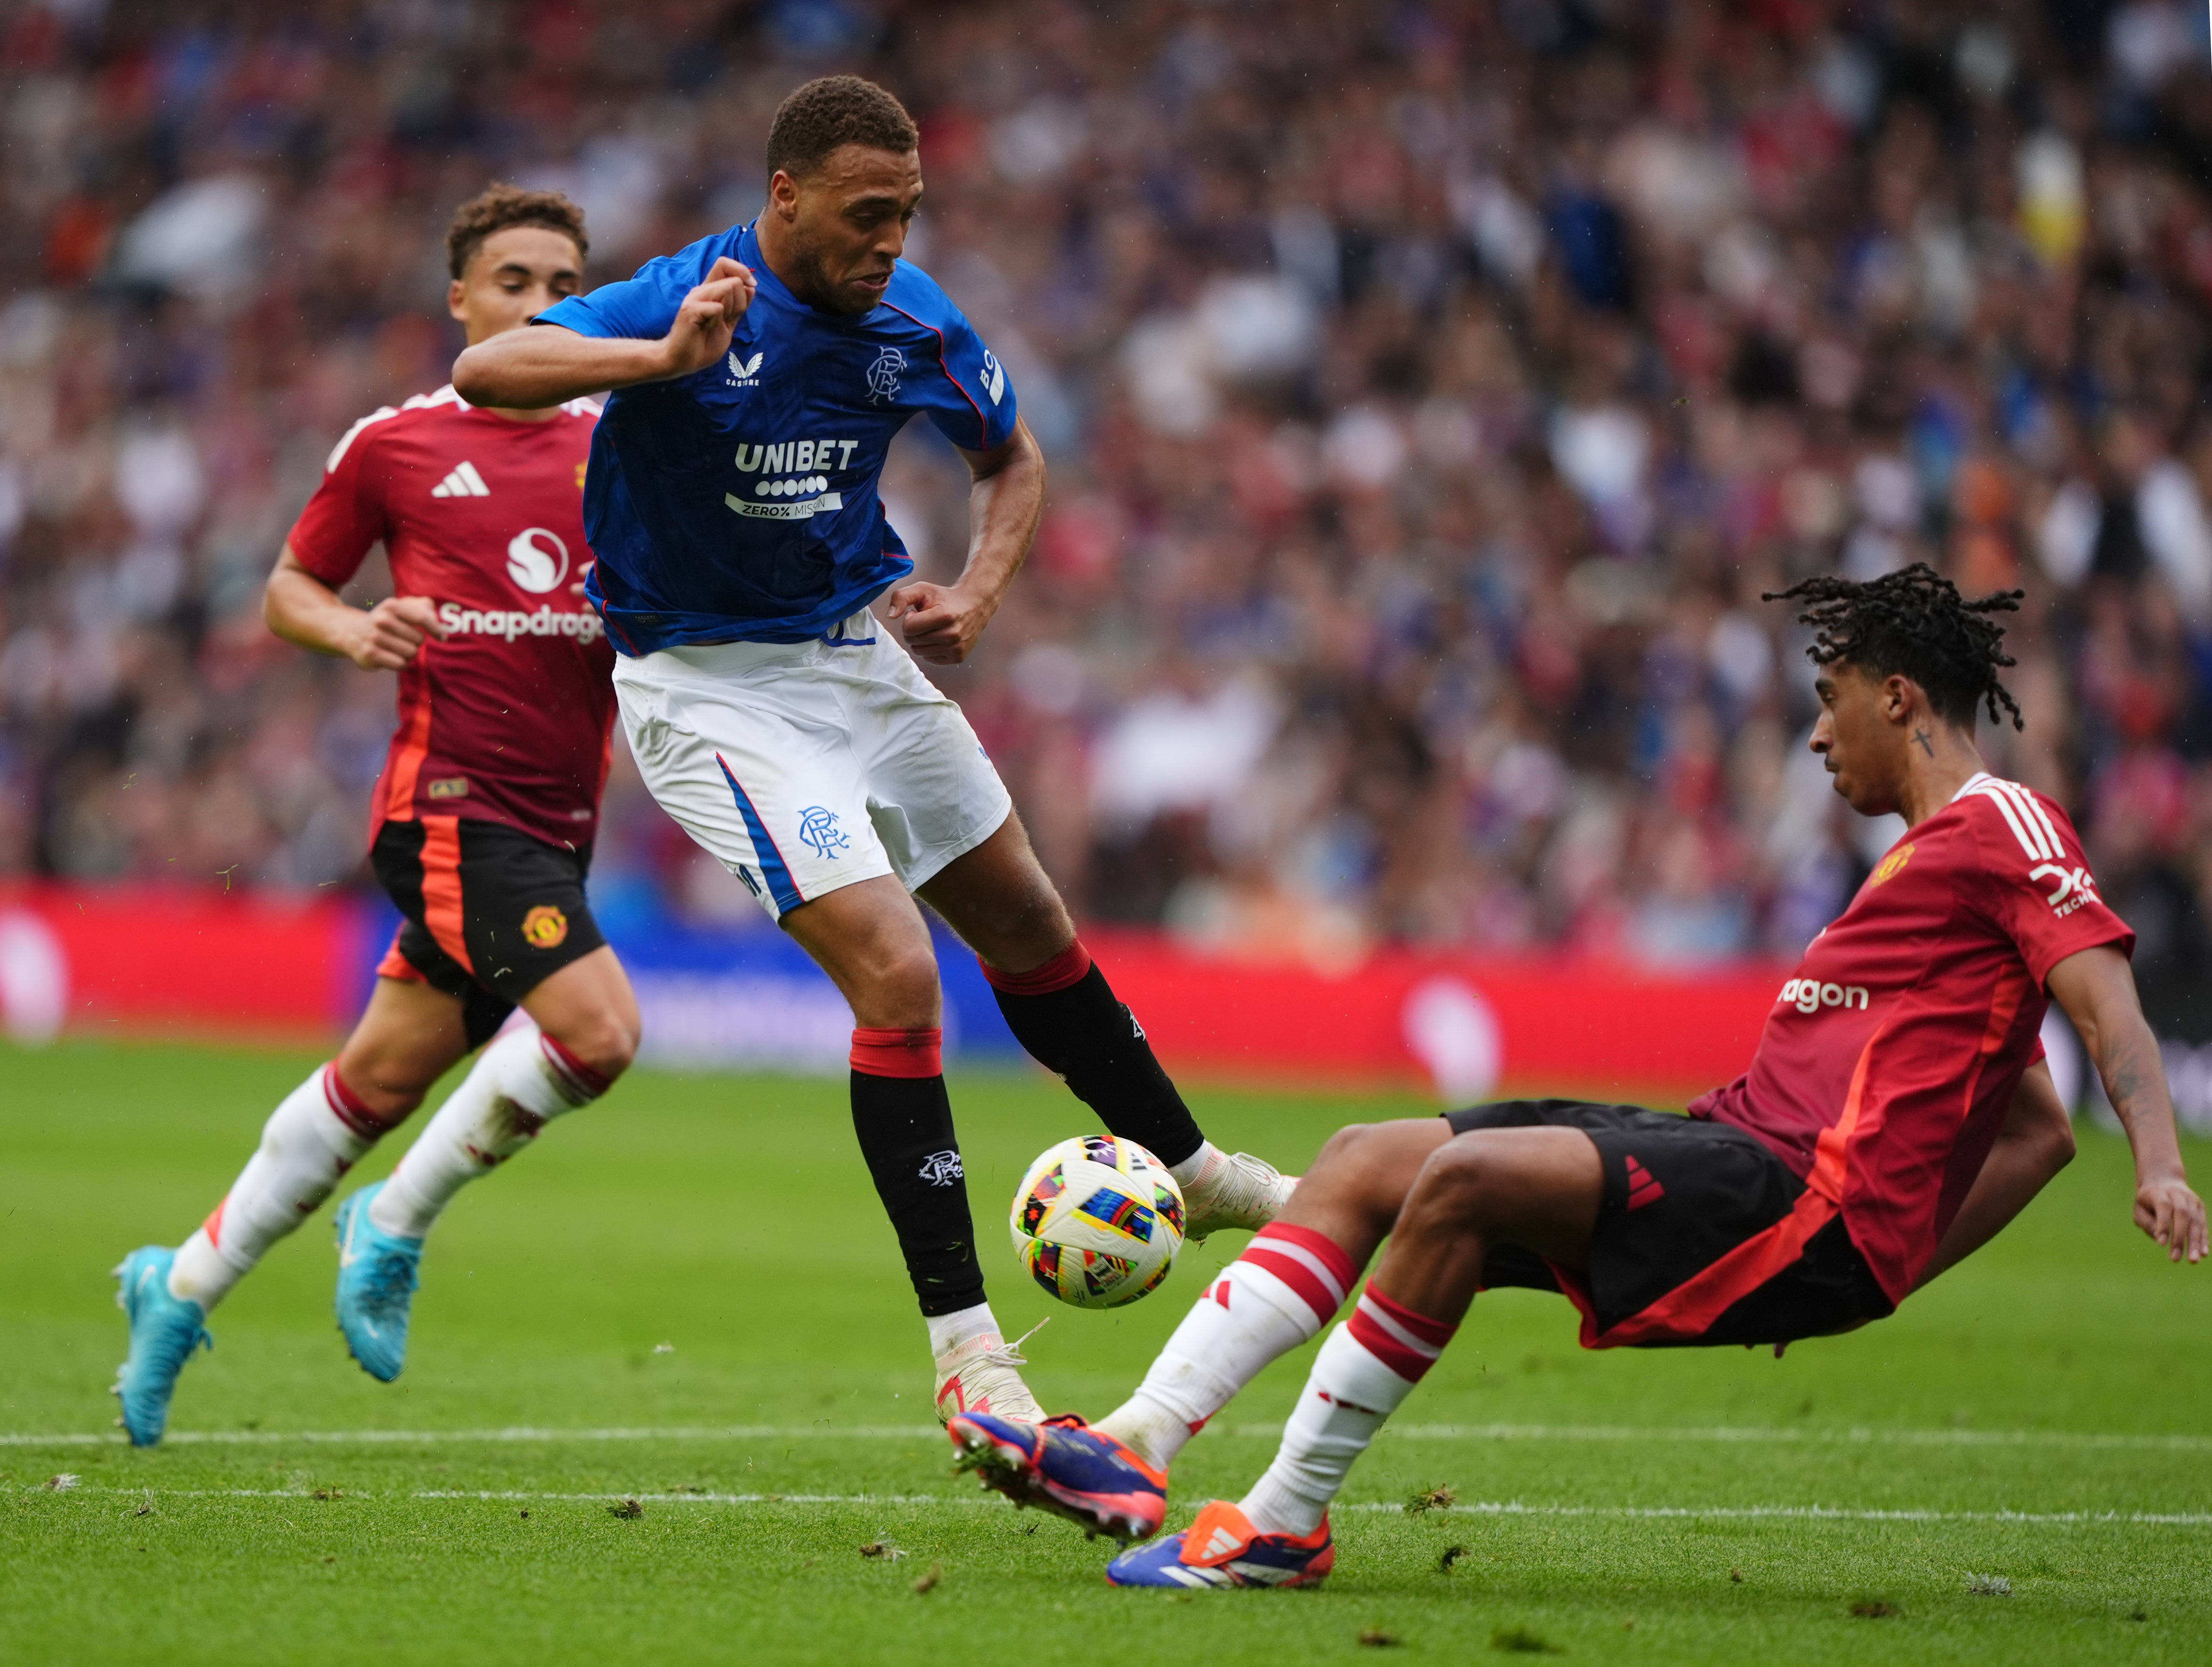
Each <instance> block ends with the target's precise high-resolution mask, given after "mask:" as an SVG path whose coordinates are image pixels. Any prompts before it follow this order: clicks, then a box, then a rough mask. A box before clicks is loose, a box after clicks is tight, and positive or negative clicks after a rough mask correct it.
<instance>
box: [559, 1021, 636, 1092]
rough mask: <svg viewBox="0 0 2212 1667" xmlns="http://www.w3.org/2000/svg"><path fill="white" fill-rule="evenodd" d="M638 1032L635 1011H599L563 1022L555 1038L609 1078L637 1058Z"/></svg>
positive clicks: (620, 1071) (609, 1079)
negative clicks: (625, 1012)
mask: <svg viewBox="0 0 2212 1667" xmlns="http://www.w3.org/2000/svg"><path fill="white" fill-rule="evenodd" d="M639 1035H640V1031H639V1025H638V1021H637V1019H636V1016H635V1014H623V1013H594V1014H593V1015H592V1017H591V1018H590V1019H586V1020H585V1021H583V1022H582V1023H580V1024H575V1025H567V1026H564V1027H563V1028H562V1031H560V1033H559V1034H557V1035H556V1036H555V1037H554V1040H555V1041H556V1042H558V1043H560V1044H561V1045H562V1047H564V1048H566V1049H568V1051H569V1052H570V1053H572V1054H574V1055H575V1056H576V1057H577V1058H578V1059H580V1060H581V1061H582V1062H584V1063H585V1064H586V1065H587V1066H589V1067H590V1068H592V1070H594V1071H596V1072H598V1073H599V1075H601V1076H602V1077H605V1079H606V1080H608V1081H610V1082H611V1081H613V1080H615V1079H616V1078H617V1077H618V1076H620V1075H621V1074H623V1072H624V1071H627V1070H628V1069H629V1068H630V1064H631V1062H632V1061H634V1060H635V1059H636V1057H637V1044H638V1040H639Z"/></svg>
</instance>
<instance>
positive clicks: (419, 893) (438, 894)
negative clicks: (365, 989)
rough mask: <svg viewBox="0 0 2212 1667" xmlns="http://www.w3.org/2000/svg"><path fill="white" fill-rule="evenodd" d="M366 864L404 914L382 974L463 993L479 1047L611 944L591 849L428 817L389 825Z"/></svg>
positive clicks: (469, 820)
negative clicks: (528, 999) (600, 916)
mask: <svg viewBox="0 0 2212 1667" xmlns="http://www.w3.org/2000/svg"><path fill="white" fill-rule="evenodd" d="M368 861H369V866H370V867H372V868H374V870H375V871H376V879H377V883H378V884H379V885H382V886H383V887H384V889H385V891H386V894H387V895H389V896H390V897H391V898H392V902H393V903H397V904H398V906H399V912H400V913H401V914H402V915H404V916H406V918H405V919H404V920H403V921H402V922H400V923H399V929H398V932H396V933H394V934H392V947H391V948H390V949H389V950H387V951H386V952H385V956H384V959H383V961H382V963H381V964H379V966H378V967H377V969H376V970H377V975H378V976H380V977H384V978H405V979H409V980H411V981H413V982H415V983H425V984H428V985H429V986H430V988H431V989H436V990H442V991H444V992H445V993H446V994H447V995H451V996H455V997H458V998H459V1000H460V1001H462V1002H463V1003H464V1012H463V1018H464V1021H465V1024H466V1025H467V1027H468V1036H469V1043H470V1045H471V1047H474V1046H475V1045H477V1043H481V1042H483V1041H484V1040H485V1039H486V1038H488V1037H490V1036H491V1035H492V1033H493V1032H494V1031H497V1030H498V1029H499V1027H500V1026H501V1025H503V1024H505V1023H506V1022H507V1015H508V1014H509V1013H513V1011H514V1010H515V1008H516V1007H518V1006H520V1004H521V1001H522V998H523V997H524V996H526V995H529V994H530V992H531V991H532V990H533V989H537V988H538V985H539V984H540V983H544V981H545V980H546V979H547V978H549V977H550V976H552V975H553V974H554V973H556V972H558V971H559V970H561V969H562V967H564V966H567V965H568V963H569V962H571V961H574V960H579V959H580V958H582V957H584V956H586V955H588V954H590V953H591V952H592V951H593V950H595V949H597V948H599V946H601V945H603V944H605V942H606V940H605V938H603V937H602V936H600V935H599V922H596V921H594V920H593V919H592V909H591V905H590V904H589V903H586V902H585V900H584V876H585V873H586V872H587V871H588V870H589V868H590V867H591V864H592V852H591V848H590V847H589V846H588V845H587V846H585V847H582V848H581V849H576V850H569V849H563V848H562V847H561V846H558V845H549V844H547V843H545V842H544V840H542V839H533V838H532V837H530V836H529V835H528V834H526V833H524V832H523V831H522V830H520V829H519V828H510V827H508V826H507V824H505V823H503V822H488V821H484V820H483V819H482V818H475V817H458V816H425V817H421V818H416V819H415V820H413V821H407V822H386V824H384V825H383V827H381V828H380V829H379V830H377V835H376V843H375V844H374V846H372V847H371V848H370V850H369V854H368Z"/></svg>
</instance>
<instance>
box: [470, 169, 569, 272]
mask: <svg viewBox="0 0 2212 1667" xmlns="http://www.w3.org/2000/svg"><path fill="white" fill-rule="evenodd" d="M510 226H543V227H544V228H545V229H546V230H547V231H549V232H559V233H560V234H562V236H564V237H566V238H567V239H568V240H569V241H570V242H571V243H574V245H575V246H576V257H577V259H579V260H586V259H590V257H591V252H592V240H591V239H590V238H588V237H586V235H585V234H584V211H583V210H581V209H580V208H578V207H577V206H576V205H575V204H574V203H572V202H570V201H569V200H568V198H566V197H564V196H562V194H561V193H560V192H557V191H525V190H524V189H523V188H522V187H521V186H510V185H506V184H501V185H495V186H486V187H485V188H484V189H483V190H482V191H480V192H477V194H476V195H475V196H474V197H471V198H469V200H468V201H467V202H465V203H464V204H461V205H460V207H459V208H458V209H455V210H453V220H452V222H450V223H448V224H447V227H446V270H447V271H449V272H451V273H452V274H453V276H454V277H460V276H461V274H462V273H464V272H465V271H468V269H469V262H470V261H471V259H474V258H475V256H476V252H477V250H478V249H481V248H482V247H483V240H484V239H486V238H488V237H489V236H490V235H491V234H493V233H494V232H503V231H505V230H507V228H509V227H510Z"/></svg>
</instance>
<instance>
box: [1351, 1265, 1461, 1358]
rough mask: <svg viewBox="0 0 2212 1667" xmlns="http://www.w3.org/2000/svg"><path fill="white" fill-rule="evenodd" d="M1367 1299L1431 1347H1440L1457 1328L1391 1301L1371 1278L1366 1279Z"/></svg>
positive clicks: (1450, 1337) (1450, 1338) (1449, 1338)
mask: <svg viewBox="0 0 2212 1667" xmlns="http://www.w3.org/2000/svg"><path fill="white" fill-rule="evenodd" d="M1367 1300H1368V1301H1370V1302H1371V1303H1373V1304H1374V1305H1376V1307H1377V1308H1379V1309H1381V1310H1382V1311H1383V1312H1384V1313H1385V1314H1388V1315H1389V1317H1391V1318H1392V1319H1394V1320H1395V1321H1397V1323H1399V1324H1400V1325H1402V1326H1404V1327H1405V1328H1406V1329H1407V1330H1408V1331H1410V1332H1412V1333H1413V1335H1415V1336H1416V1337H1419V1339H1420V1340H1421V1341H1422V1342H1425V1343H1426V1344H1428V1346H1429V1347H1430V1348H1443V1346H1444V1345H1445V1344H1446V1343H1448V1342H1450V1341H1451V1340H1452V1338H1453V1336H1454V1335H1455V1334H1456V1333H1457V1332H1458V1330H1459V1327H1457V1326H1456V1325H1447V1324H1445V1323H1443V1321H1442V1320H1432V1319H1431V1318H1430V1317H1428V1316H1427V1315H1426V1314H1416V1313H1415V1312H1414V1311H1413V1310H1412V1309H1410V1308H1408V1307H1407V1306H1406V1305H1405V1304H1403V1303H1401V1302H1394V1301H1392V1300H1391V1299H1389V1297H1386V1296H1384V1295H1383V1293H1382V1292H1380V1291H1378V1290H1376V1288H1375V1281H1373V1280H1371V1279H1370V1280H1369V1281H1367Z"/></svg>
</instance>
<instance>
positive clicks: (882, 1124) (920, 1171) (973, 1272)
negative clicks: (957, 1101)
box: [853, 1029, 983, 1317]
mask: <svg viewBox="0 0 2212 1667" xmlns="http://www.w3.org/2000/svg"><path fill="white" fill-rule="evenodd" d="M942 1034H943V1033H942V1032H941V1031H934V1030H929V1031H891V1030H865V1029H864V1030H856V1031H854V1032H853V1129H854V1133H855V1134H857V1135H859V1136H860V1155H861V1156H862V1157H864V1158H866V1159H867V1160H868V1173H869V1174H870V1175H872V1176H873V1177H875V1183H876V1193H877V1195H878V1196H879V1197H880V1198H882V1200H883V1201H884V1214H887V1215H889V1216H890V1219H891V1226H892V1228H893V1230H894V1231H896V1232H897V1234H898V1241H899V1249H900V1250H901V1251H902V1252H903V1253H904V1255H905V1256H906V1271H907V1275H908V1277H909V1278H911V1279H912V1280H913V1281H914V1293H915V1297H916V1298H917V1299H920V1301H921V1311H922V1312H923V1314H925V1315H927V1316H931V1317H934V1316H936V1315H939V1314H954V1313H957V1312H958V1311H960V1310H962V1309H963V1308H973V1307H974V1306H975V1305H976V1304H977V1303H980V1302H981V1301H982V1300H983V1270H982V1268H981V1265H980V1264H979V1263H978V1262H977V1261H976V1259H975V1222H974V1221H973V1220H971V1219H970V1218H969V1214H968V1186H967V1181H966V1177H965V1174H964V1172H963V1170H962V1169H961V1166H960V1143H959V1141H958V1140H957V1138H956V1137H955V1135H953V1132H952V1102H951V1099H950V1098H947V1097H946V1095H945V1073H944V1069H943V1066H942V1063H941V1055H940V1052H939V1049H940V1040H941V1037H942Z"/></svg>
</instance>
